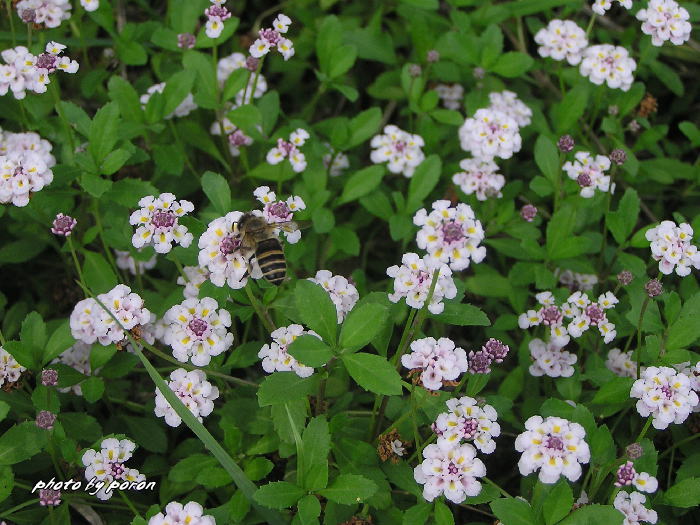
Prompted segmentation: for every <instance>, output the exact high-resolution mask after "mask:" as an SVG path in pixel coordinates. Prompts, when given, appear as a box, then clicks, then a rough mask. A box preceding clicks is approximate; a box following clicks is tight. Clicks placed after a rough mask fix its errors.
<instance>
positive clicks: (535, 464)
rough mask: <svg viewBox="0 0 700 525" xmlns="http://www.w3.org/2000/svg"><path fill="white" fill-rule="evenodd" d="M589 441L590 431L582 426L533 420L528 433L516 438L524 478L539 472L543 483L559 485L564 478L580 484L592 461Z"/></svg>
mask: <svg viewBox="0 0 700 525" xmlns="http://www.w3.org/2000/svg"><path fill="white" fill-rule="evenodd" d="M585 437H586V431H585V430H584V428H583V427H582V426H581V425H579V424H578V423H572V422H571V421H568V420H566V419H562V418H559V417H548V418H546V419H543V418H542V416H532V417H531V418H529V419H528V420H527V421H525V432H523V433H522V434H520V435H518V437H516V438H515V450H517V451H518V452H522V456H520V461H518V468H519V469H520V474H522V475H523V476H527V475H528V474H531V473H532V472H535V471H537V470H539V479H540V481H541V482H542V483H556V482H557V481H558V480H559V477H560V476H564V477H565V478H567V479H568V480H569V481H576V480H577V479H579V478H580V477H581V464H584V463H588V462H589V461H590V459H591V451H590V449H589V448H588V444H587V443H586V441H585V439H584V438H585Z"/></svg>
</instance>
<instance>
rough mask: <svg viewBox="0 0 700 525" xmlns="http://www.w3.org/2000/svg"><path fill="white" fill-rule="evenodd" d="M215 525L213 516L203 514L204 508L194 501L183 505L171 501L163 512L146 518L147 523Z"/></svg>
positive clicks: (162, 524) (155, 524)
mask: <svg viewBox="0 0 700 525" xmlns="http://www.w3.org/2000/svg"><path fill="white" fill-rule="evenodd" d="M180 524H182V525H185V524H186V525H216V520H215V519H214V517H213V516H204V508H203V507H202V506H201V505H200V504H199V503H197V502H196V501H190V502H189V503H186V504H185V505H183V504H182V503H178V502H177V501H171V502H170V503H168V504H167V505H166V506H165V514H163V513H162V512H159V513H158V514H156V515H155V516H153V517H152V518H151V519H150V520H148V525H180Z"/></svg>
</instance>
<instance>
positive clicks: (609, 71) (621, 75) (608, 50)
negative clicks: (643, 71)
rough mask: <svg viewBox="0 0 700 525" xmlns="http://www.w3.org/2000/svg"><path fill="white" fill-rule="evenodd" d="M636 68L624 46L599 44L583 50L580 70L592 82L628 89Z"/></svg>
mask: <svg viewBox="0 0 700 525" xmlns="http://www.w3.org/2000/svg"><path fill="white" fill-rule="evenodd" d="M636 69H637V63H636V62H635V61H634V59H633V58H632V57H630V56H629V53H628V52H627V50H626V49H625V48H624V47H620V46H613V45H611V44H599V45H596V46H591V47H588V48H586V49H585V50H584V52H583V60H582V61H581V67H580V72H581V74H582V75H583V76H584V77H588V79H589V80H590V81H591V82H593V83H594V84H597V85H601V84H603V83H607V85H608V87H609V88H612V89H621V90H622V91H628V90H629V88H630V87H632V82H634V76H633V75H632V73H633V72H634V71H635V70H636Z"/></svg>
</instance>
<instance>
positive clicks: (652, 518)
mask: <svg viewBox="0 0 700 525" xmlns="http://www.w3.org/2000/svg"><path fill="white" fill-rule="evenodd" d="M646 500H647V498H646V496H645V495H644V494H641V493H640V492H632V493H628V492H624V491H620V492H618V493H617V495H616V496H615V501H614V503H613V506H614V507H615V508H616V509H617V510H619V511H620V512H622V514H624V516H625V519H624V521H623V522H622V525H639V524H640V523H641V522H643V521H644V522H646V523H656V520H657V519H658V517H657V515H656V511H655V510H652V509H648V508H646V507H645V506H644V502H645V501H646Z"/></svg>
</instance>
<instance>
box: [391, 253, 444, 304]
mask: <svg viewBox="0 0 700 525" xmlns="http://www.w3.org/2000/svg"><path fill="white" fill-rule="evenodd" d="M437 271H439V274H437V275H438V277H437V283H436V284H435V288H434V291H433V296H432V298H431V300H430V303H429V304H428V311H429V312H430V313H432V314H435V315H437V314H440V313H442V311H443V310H444V309H445V304H444V303H443V302H442V300H443V298H447V299H454V298H455V297H456V296H457V287H456V286H455V283H454V280H453V279H452V271H451V270H450V268H449V266H447V265H446V264H443V265H441V266H439V267H438V268H434V267H433V265H432V262H431V264H428V263H427V262H426V258H423V259H421V258H420V257H419V256H418V255H417V254H415V253H406V254H404V255H403V257H402V258H401V266H396V265H395V266H391V267H389V268H387V270H386V273H387V275H388V276H389V277H391V278H392V279H394V283H393V288H394V292H393V293H390V294H389V300H390V301H391V302H393V303H397V302H399V301H400V300H401V299H403V298H405V299H406V304H407V305H408V306H410V307H411V308H416V309H418V310H419V309H421V308H423V305H424V304H425V301H427V300H428V295H429V293H430V288H431V284H432V280H433V279H434V278H435V275H436V272H437Z"/></svg>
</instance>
